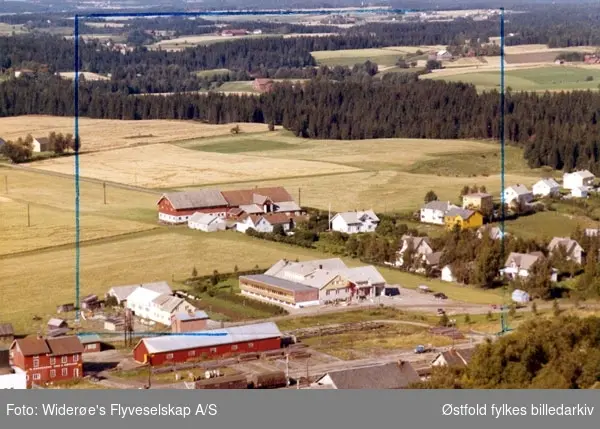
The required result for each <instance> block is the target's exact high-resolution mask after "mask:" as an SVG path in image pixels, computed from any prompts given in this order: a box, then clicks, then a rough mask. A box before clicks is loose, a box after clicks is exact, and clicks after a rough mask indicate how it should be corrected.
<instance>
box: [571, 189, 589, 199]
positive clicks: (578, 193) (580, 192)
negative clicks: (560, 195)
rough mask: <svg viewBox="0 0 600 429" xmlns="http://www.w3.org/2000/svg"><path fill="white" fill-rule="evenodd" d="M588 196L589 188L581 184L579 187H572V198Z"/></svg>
mask: <svg viewBox="0 0 600 429" xmlns="http://www.w3.org/2000/svg"><path fill="white" fill-rule="evenodd" d="M587 196H588V188H587V187H585V186H580V187H578V188H573V189H571V197H572V198H587Z"/></svg>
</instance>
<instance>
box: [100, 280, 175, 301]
mask: <svg viewBox="0 0 600 429" xmlns="http://www.w3.org/2000/svg"><path fill="white" fill-rule="evenodd" d="M139 287H141V288H144V289H148V290H151V291H154V292H158V293H166V294H172V293H173V291H172V290H171V287H170V286H169V284H168V283H167V282H165V281H162V282H152V283H141V284H137V285H126V286H114V287H112V288H110V290H109V291H108V294H109V295H112V296H114V297H115V298H117V299H118V300H119V301H123V300H126V299H127V298H128V297H129V295H131V294H132V293H133V292H134V291H135V290H136V289H137V288H139Z"/></svg>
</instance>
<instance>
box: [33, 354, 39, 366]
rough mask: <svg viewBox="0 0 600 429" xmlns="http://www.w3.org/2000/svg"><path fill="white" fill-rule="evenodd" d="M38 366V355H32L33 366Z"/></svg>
mask: <svg viewBox="0 0 600 429" xmlns="http://www.w3.org/2000/svg"><path fill="white" fill-rule="evenodd" d="M39 366H40V357H39V356H34V357H33V367H34V368H37V367H39Z"/></svg>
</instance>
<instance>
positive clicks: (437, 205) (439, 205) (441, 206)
mask: <svg viewBox="0 0 600 429" xmlns="http://www.w3.org/2000/svg"><path fill="white" fill-rule="evenodd" d="M452 207H456V206H454V205H453V204H450V203H449V202H448V201H431V202H429V203H427V204H425V205H424V206H423V207H422V208H423V209H430V210H440V211H443V212H445V211H446V210H449V209H450V208H452Z"/></svg>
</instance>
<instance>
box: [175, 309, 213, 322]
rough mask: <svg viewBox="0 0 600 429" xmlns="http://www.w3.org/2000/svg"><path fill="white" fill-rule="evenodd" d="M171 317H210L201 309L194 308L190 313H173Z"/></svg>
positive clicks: (187, 318)
mask: <svg viewBox="0 0 600 429" xmlns="http://www.w3.org/2000/svg"><path fill="white" fill-rule="evenodd" d="M171 317H173V318H174V319H175V320H181V321H191V320H205V319H210V317H208V314H206V313H205V312H204V311H202V310H196V311H194V312H191V313H190V312H181V313H175V314H173V316H171Z"/></svg>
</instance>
